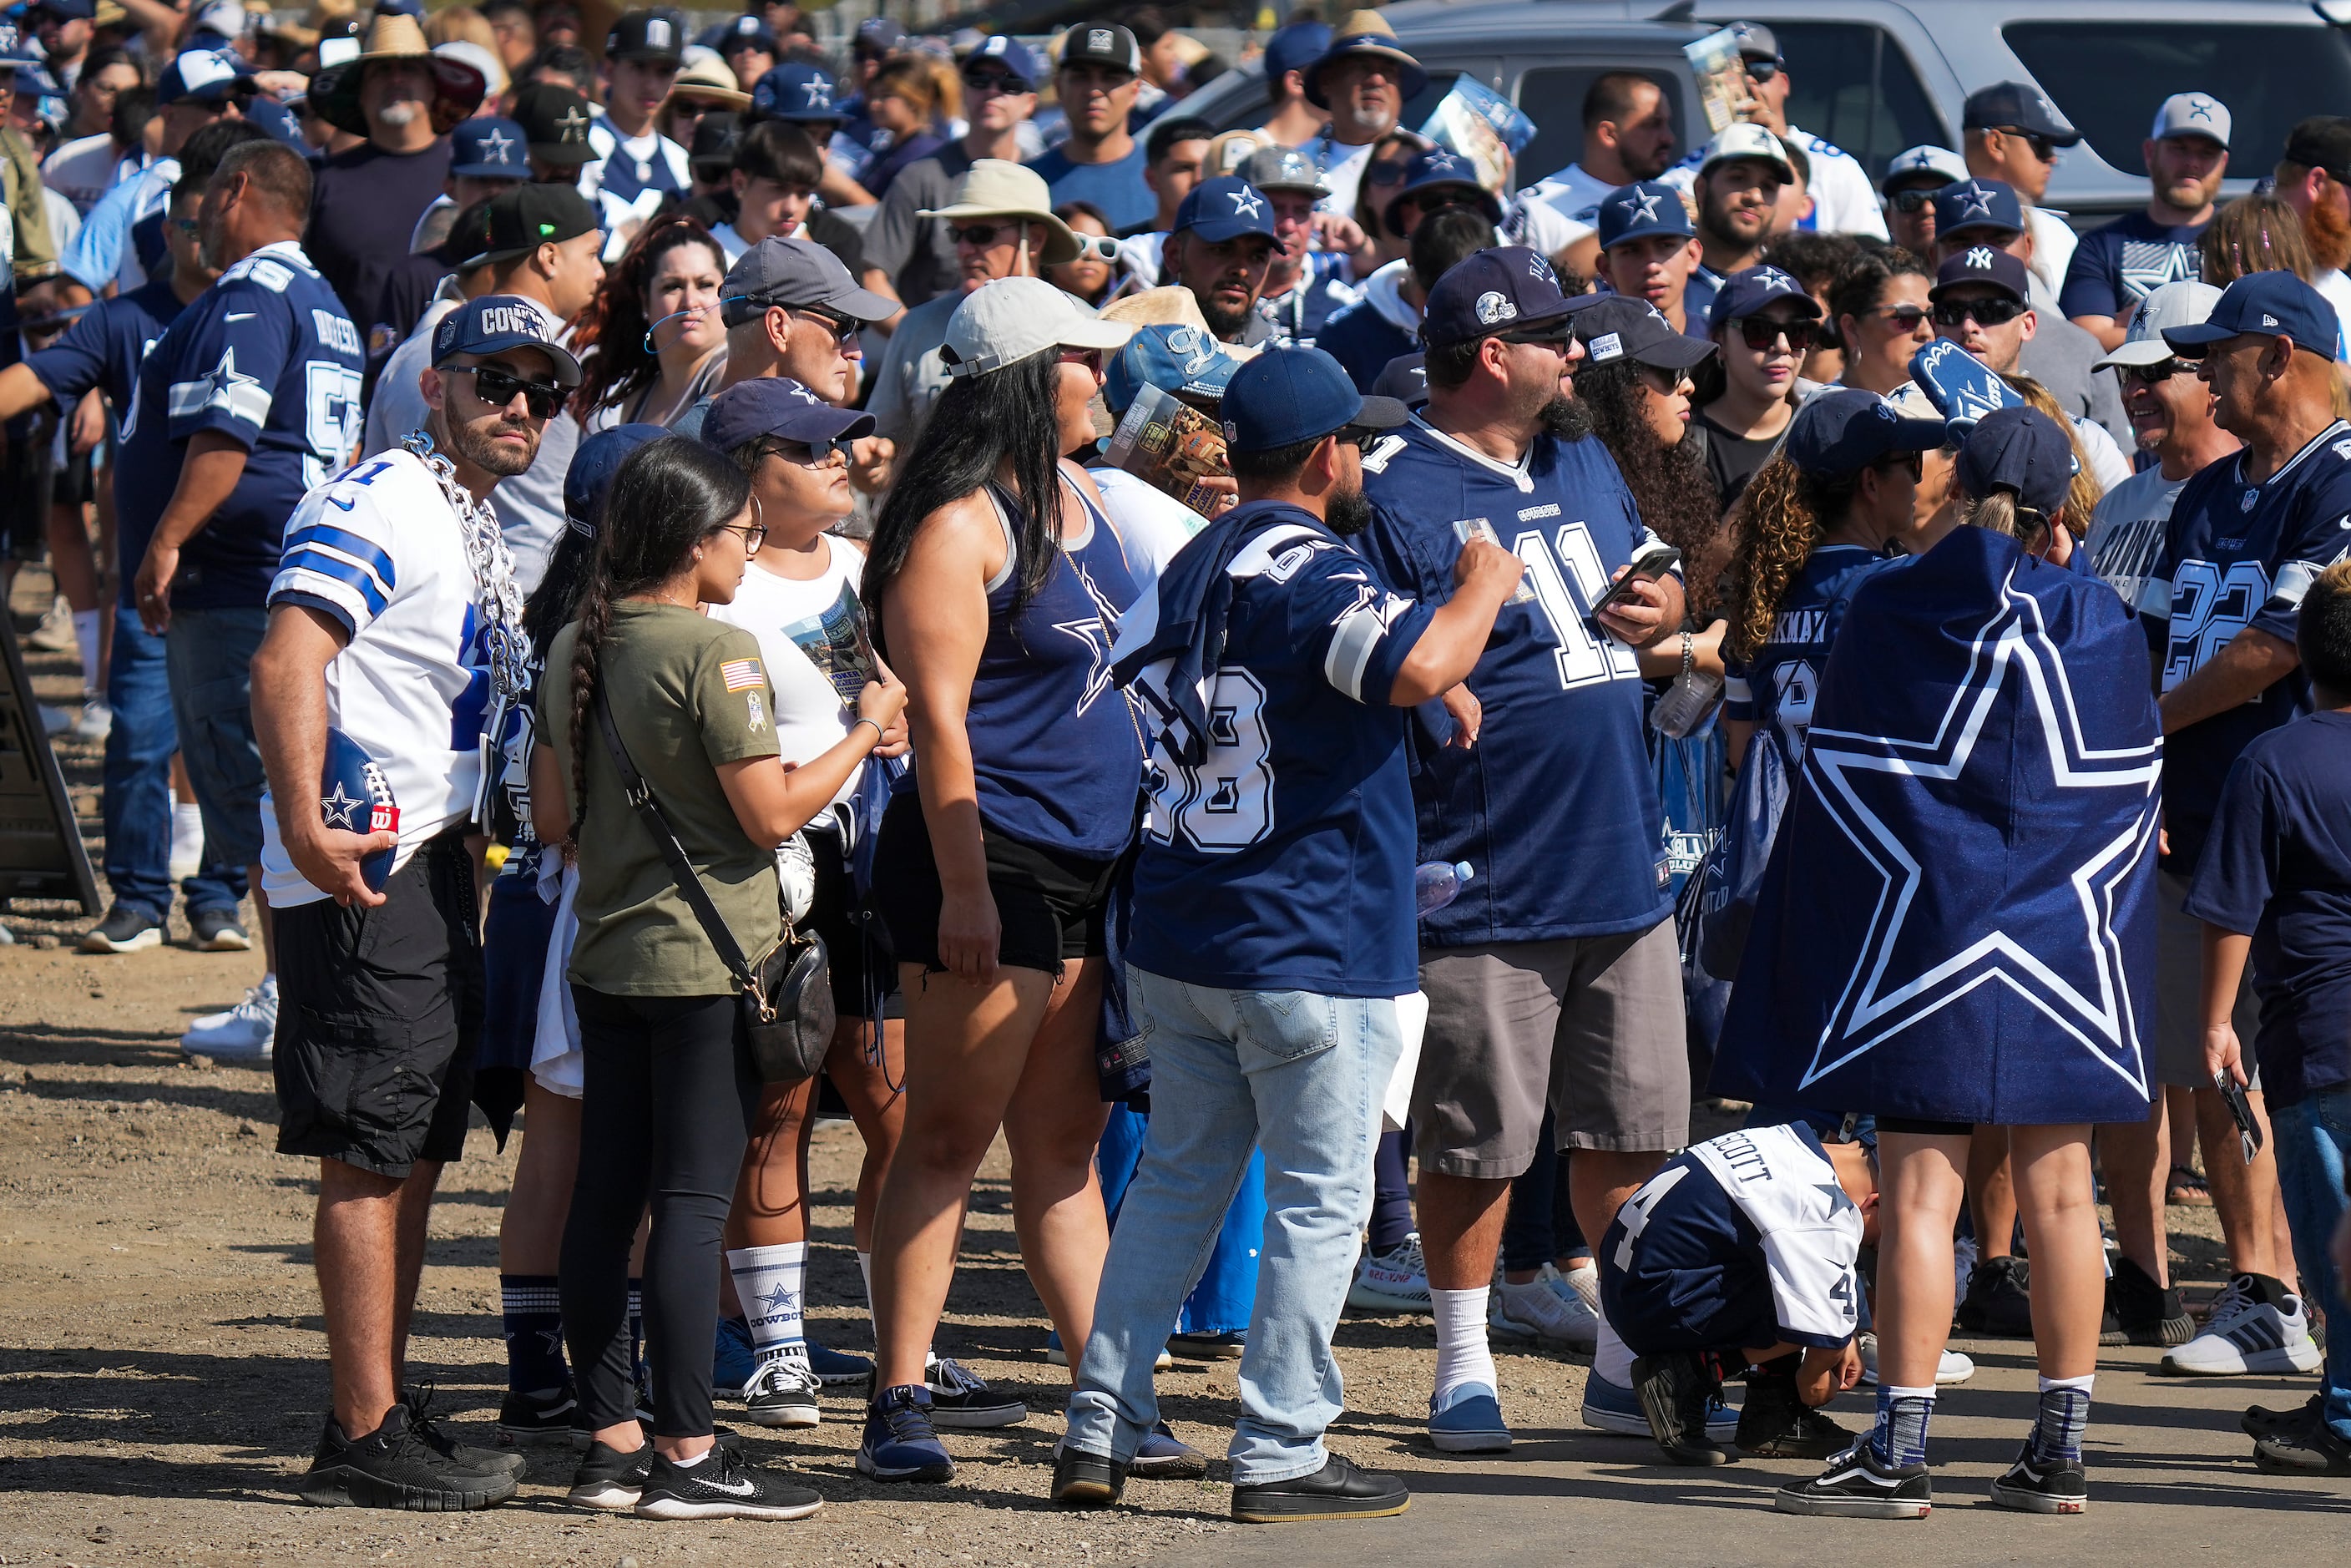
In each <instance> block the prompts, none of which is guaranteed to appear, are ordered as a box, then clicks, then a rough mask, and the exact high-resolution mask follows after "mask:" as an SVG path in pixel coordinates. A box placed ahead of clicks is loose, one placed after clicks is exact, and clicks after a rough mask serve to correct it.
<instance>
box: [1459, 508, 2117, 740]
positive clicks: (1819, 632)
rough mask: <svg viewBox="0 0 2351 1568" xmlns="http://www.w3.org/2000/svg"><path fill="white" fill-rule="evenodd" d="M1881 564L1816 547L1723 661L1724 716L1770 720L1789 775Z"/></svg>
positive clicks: (1841, 549) (1858, 553) (1758, 722)
mask: <svg viewBox="0 0 2351 1568" xmlns="http://www.w3.org/2000/svg"><path fill="white" fill-rule="evenodd" d="M2077 553H2078V552H2077ZM1884 565H1886V557H1884V556H1881V555H1878V554H1877V553H1876V552H1875V551H1872V550H1866V549H1862V548H1861V547H1860V546H1859V545H1823V546H1821V547H1820V548H1819V549H1815V550H1813V553H1812V554H1811V555H1809V556H1807V557H1805V558H1804V564H1803V566H1802V569H1800V570H1798V571H1797V573H1796V577H1795V580H1794V581H1792V582H1791V583H1789V584H1788V591H1787V593H1786V594H1785V596H1783V597H1782V599H1781V601H1780V609H1779V612H1778V613H1776V614H1775V615H1773V616H1772V618H1771V635H1770V636H1769V637H1767V638H1765V639H1764V641H1763V643H1762V645H1761V646H1760V647H1758V648H1757V649H1756V650H1755V652H1754V653H1753V655H1752V656H1751V657H1750V658H1748V659H1747V660H1745V661H1744V662H1738V661H1733V660H1731V659H1729V658H1725V659H1724V661H1723V671H1722V674H1723V682H1722V716H1723V717H1725V718H1735V719H1742V720H1744V721H1746V722H1747V723H1749V724H1751V725H1754V726H1756V727H1758V728H1761V727H1765V726H1769V727H1771V729H1772V731H1773V732H1774V733H1775V734H1776V735H1777V736H1778V737H1779V740H1780V753H1781V755H1782V756H1783V757H1785V758H1787V760H1788V771H1789V772H1790V774H1793V773H1794V772H1795V769H1796V765H1797V764H1798V763H1800V762H1802V760H1803V759H1804V731H1805V730H1806V729H1807V728H1808V727H1811V725H1812V722H1813V698H1814V697H1815V696H1817V695H1819V692H1820V689H1821V672H1822V671H1823V670H1824V669H1826V668H1828V663H1829V646H1830V644H1831V643H1834V642H1835V641H1836V634H1837V628H1838V627H1839V626H1840V625H1842V624H1843V623H1844V610H1845V605H1846V603H1847V602H1848V601H1850V600H1851V599H1852V598H1853V594H1854V591H1855V589H1857V588H1859V587H1860V586H1861V584H1862V581H1863V580H1864V579H1865V578H1866V577H1868V575H1869V574H1870V573H1871V572H1872V571H1875V570H1877V568H1879V567H1881V566H1884ZM1473 689H1474V688H1473Z"/></svg>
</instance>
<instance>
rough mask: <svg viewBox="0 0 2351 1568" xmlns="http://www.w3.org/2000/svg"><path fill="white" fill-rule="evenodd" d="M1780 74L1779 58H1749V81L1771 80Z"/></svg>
mask: <svg viewBox="0 0 2351 1568" xmlns="http://www.w3.org/2000/svg"><path fill="white" fill-rule="evenodd" d="M1779 74H1780V62H1779V61H1777V60H1749V61H1748V62H1747V79H1748V80H1749V81H1770V80H1771V78H1773V77H1776V76H1778V75H1779Z"/></svg>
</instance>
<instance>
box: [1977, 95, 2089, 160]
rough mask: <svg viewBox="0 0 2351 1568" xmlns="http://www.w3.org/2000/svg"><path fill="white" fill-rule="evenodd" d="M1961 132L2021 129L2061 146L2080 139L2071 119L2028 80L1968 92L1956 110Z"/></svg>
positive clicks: (2079, 134) (2080, 135)
mask: <svg viewBox="0 0 2351 1568" xmlns="http://www.w3.org/2000/svg"><path fill="white" fill-rule="evenodd" d="M1959 129H1960V130H1962V131H2023V132H2024V133H2025V134H2026V135H2027V136H2040V137H2045V138H2047V139H2048V140H2049V141H2052V142H2053V143H2055V144H2056V145H2057V146H2060V147H2071V146H2073V145H2074V143H2075V142H2077V141H2081V140H2082V133H2081V132H2080V131H2076V130H2074V122H2073V121H2072V120H2068V119H2066V118H2065V117H2064V115H2062V114H2060V113H2058V112H2057V106H2056V105H2055V104H2053V103H2052V102H2050V101H2049V95H2048V94H2047V93H2044V92H2043V91H2042V90H2041V89H2039V88H2037V87H2033V86H2032V85H2031V84H2030V83H2027V82H2021V81H1998V82H1994V83H1992V84H1991V86H1990V87H1980V88H1978V89H1976V90H1975V91H1973V92H1971V93H1970V94H1968V100H1967V102H1966V103H1965V104H1963V105H1961V106H1960V109H1959Z"/></svg>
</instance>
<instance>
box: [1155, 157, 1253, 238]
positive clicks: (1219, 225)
mask: <svg viewBox="0 0 2351 1568" xmlns="http://www.w3.org/2000/svg"><path fill="white" fill-rule="evenodd" d="M1186 229H1190V230H1191V231H1192V232H1193V233H1194V234H1196V235H1199V236H1200V237H1201V238H1202V239H1204V240H1207V242H1208V243H1209V244H1210V245H1221V244H1223V243H1224V242H1225V241H1227V240H1228V239H1238V238H1239V237H1240V236H1241V235H1264V236H1265V237H1266V238H1267V239H1269V240H1270V239H1271V238H1273V204H1272V203H1270V202H1269V201H1267V200H1266V199H1265V193H1264V192H1262V191H1260V190H1259V189H1258V188H1257V187H1256V186H1255V185H1252V184H1250V183H1249V182H1248V181H1247V180H1244V179H1242V178H1240V176H1238V175H1237V174H1220V175H1218V176H1217V178H1215V179H1213V180H1203V181H1201V182H1200V183H1198V184H1196V185H1195V186H1193V187H1192V190H1191V193H1189V194H1188V195H1186V197H1185V198H1184V204H1183V205H1181V206H1179V207H1177V208H1176V209H1175V233H1177V234H1182V233H1183V232H1184V231H1185V230H1186Z"/></svg>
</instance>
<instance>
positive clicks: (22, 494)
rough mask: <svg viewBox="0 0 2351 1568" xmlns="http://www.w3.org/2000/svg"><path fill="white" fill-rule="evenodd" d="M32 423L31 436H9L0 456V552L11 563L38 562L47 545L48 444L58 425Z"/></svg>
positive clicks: (53, 436) (49, 473) (52, 423)
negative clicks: (3, 553) (5, 448)
mask: <svg viewBox="0 0 2351 1568" xmlns="http://www.w3.org/2000/svg"><path fill="white" fill-rule="evenodd" d="M32 423H33V427H34V428H33V433H32V434H28V435H23V436H11V437H9V438H8V449H7V451H6V452H5V454H0V552H5V555H6V556H7V558H8V559H11V560H38V559H41V554H42V552H43V551H44V550H46V549H48V546H49V485H50V475H51V473H52V472H53V465H52V464H51V463H50V461H49V457H50V452H49V445H50V443H51V441H52V440H54V439H55V436H56V432H57V425H56V423H55V422H54V421H51V422H47V423H44V422H42V421H40V420H35V421H33V422H32Z"/></svg>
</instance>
